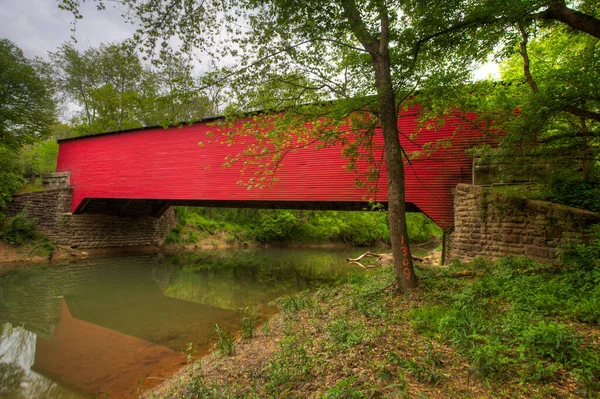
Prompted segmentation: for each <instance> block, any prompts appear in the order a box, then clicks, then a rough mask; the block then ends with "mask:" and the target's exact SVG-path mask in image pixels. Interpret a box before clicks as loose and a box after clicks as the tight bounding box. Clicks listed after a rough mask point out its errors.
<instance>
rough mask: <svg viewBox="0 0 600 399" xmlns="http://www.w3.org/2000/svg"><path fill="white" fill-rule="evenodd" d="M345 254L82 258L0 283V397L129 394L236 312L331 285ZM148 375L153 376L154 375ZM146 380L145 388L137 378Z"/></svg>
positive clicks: (161, 374) (229, 324)
mask: <svg viewBox="0 0 600 399" xmlns="http://www.w3.org/2000/svg"><path fill="white" fill-rule="evenodd" d="M359 251H361V250H360V249H359V250H354V251H353V252H348V253H346V252H343V251H341V250H316V249H311V250H293V251H290V250H277V249H275V250H269V251H242V252H232V251H231V250H228V251H217V252H209V253H185V254H181V255H173V256H167V257H163V256H162V255H158V256H156V255H151V256H148V255H145V256H136V257H127V258H111V259H102V260H84V261H79V262H74V263H70V264H64V265H54V266H52V267H47V268H32V269H28V270H19V271H12V272H9V273H7V274H5V275H3V276H0V326H2V334H1V337H0V396H2V397H7V398H11V399H12V398H31V397H45V398H81V397H92V396H94V395H103V394H106V395H107V396H108V397H130V396H133V395H135V394H136V391H137V389H138V388H142V389H147V388H149V387H152V386H155V385H157V384H158V383H159V382H160V381H161V380H162V379H165V378H168V377H169V376H171V375H172V374H173V373H174V372H175V371H176V370H177V369H179V368H180V367H181V366H182V364H183V363H184V362H185V356H184V355H183V354H182V353H181V351H182V350H183V349H184V348H185V347H186V345H187V344H188V343H193V344H194V346H195V347H196V348H197V350H198V354H202V353H206V352H207V351H208V349H209V345H210V343H209V342H208V339H209V337H210V336H211V333H212V331H213V329H214V324H215V323H218V324H219V325H220V326H221V327H224V328H226V329H230V330H232V329H234V328H235V326H236V325H237V324H238V322H239V319H238V315H237V312H236V309H238V308H240V307H245V306H249V305H263V306H262V311H261V317H266V316H267V315H268V314H270V313H272V312H273V311H274V309H273V307H272V306H268V305H266V304H267V303H268V302H269V301H271V300H273V299H276V298H277V297H280V296H282V295H285V294H291V293H295V292H298V291H300V290H304V289H307V288H311V287H314V286H316V285H319V284H323V283H326V282H329V281H333V280H335V279H337V278H339V277H340V276H341V275H343V274H346V273H347V272H348V270H349V269H348V266H346V265H345V264H344V263H345V262H344V261H343V260H344V258H345V257H347V256H354V255H355V254H356V253H357V252H359ZM148 377H151V378H148ZM140 379H142V380H143V385H141V384H140V381H142V380H140Z"/></svg>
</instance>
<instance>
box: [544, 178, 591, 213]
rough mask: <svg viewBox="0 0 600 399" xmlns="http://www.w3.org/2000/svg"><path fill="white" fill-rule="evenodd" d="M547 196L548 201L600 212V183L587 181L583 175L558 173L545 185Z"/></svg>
mask: <svg viewBox="0 0 600 399" xmlns="http://www.w3.org/2000/svg"><path fill="white" fill-rule="evenodd" d="M544 194H545V197H546V199H547V200H548V201H552V202H556V203H559V204H563V205H567V206H572V207H575V208H582V209H587V210H590V211H592V212H600V184H599V183H598V182H594V181H592V182H590V181H585V180H583V179H582V178H581V177H577V176H573V175H566V174H558V175H554V176H552V178H551V179H550V180H549V181H548V182H547V183H546V185H545V193H544Z"/></svg>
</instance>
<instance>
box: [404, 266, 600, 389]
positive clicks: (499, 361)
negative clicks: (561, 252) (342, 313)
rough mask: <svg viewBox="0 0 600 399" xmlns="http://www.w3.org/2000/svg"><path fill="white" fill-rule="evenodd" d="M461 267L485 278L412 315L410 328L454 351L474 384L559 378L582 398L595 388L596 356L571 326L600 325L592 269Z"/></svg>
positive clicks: (599, 296) (599, 359)
mask: <svg viewBox="0 0 600 399" xmlns="http://www.w3.org/2000/svg"><path fill="white" fill-rule="evenodd" d="M469 267H470V268H475V269H476V270H479V271H482V270H485V271H486V273H487V274H486V276H484V277H482V278H479V279H477V280H476V281H475V282H474V283H473V284H470V283H462V284H461V285H460V286H459V287H457V288H456V289H455V290H454V291H452V292H447V293H446V294H447V295H446V296H444V300H443V302H441V301H440V302H438V300H435V301H434V302H431V303H430V304H428V305H426V306H423V307H420V308H418V309H415V310H413V311H412V313H411V316H412V318H413V321H412V326H413V328H415V329H416V330H417V331H418V332H420V333H422V334H424V335H426V336H430V337H434V338H436V339H438V340H441V341H445V342H447V343H450V344H452V345H455V346H456V347H458V348H459V350H460V351H461V352H462V353H463V355H465V356H466V357H467V358H468V359H469V363H470V367H471V369H472V371H473V373H474V374H475V375H478V376H480V377H482V378H493V379H497V380H502V379H508V378H512V376H515V375H519V376H520V379H521V380H522V381H549V380H552V379H555V378H558V375H559V374H558V373H559V372H561V371H562V370H564V371H566V372H568V373H571V375H573V376H574V377H575V378H576V379H577V380H578V381H579V383H580V385H581V387H582V389H583V390H584V391H586V392H587V393H590V392H594V389H596V390H597V389H598V388H600V378H599V376H600V356H599V355H598V353H597V352H595V351H594V350H593V349H592V348H590V347H589V346H588V345H586V337H585V336H584V335H583V334H582V333H580V332H578V331H577V330H576V328H575V327H574V326H573V325H572V322H571V320H577V321H580V322H588V323H592V324H595V325H597V323H598V322H599V321H600V306H599V305H600V289H599V288H598V284H597V281H598V279H599V277H600V269H599V268H597V267H596V268H593V269H592V270H589V271H582V270H581V269H578V268H576V267H572V268H570V269H566V270H564V271H561V272H559V273H557V272H556V269H555V268H548V267H546V266H544V265H540V264H537V263H535V262H533V261H530V260H527V259H499V260H497V261H495V262H486V261H482V260H478V261H475V262H472V263H471V265H469ZM438 278H439V277H438ZM425 282H426V284H429V283H434V284H437V283H439V281H435V280H430V279H428V278H426V279H425ZM436 296H437V295H436V294H435V293H432V294H430V297H431V298H432V299H433V298H434V297H436ZM436 302H437V303H436Z"/></svg>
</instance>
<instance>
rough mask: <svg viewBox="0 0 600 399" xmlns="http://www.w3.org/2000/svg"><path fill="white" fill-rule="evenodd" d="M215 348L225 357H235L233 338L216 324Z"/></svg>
mask: <svg viewBox="0 0 600 399" xmlns="http://www.w3.org/2000/svg"><path fill="white" fill-rule="evenodd" d="M215 341H216V342H215V347H216V348H217V350H218V351H219V353H221V355H223V356H233V355H234V354H235V346H234V345H233V337H232V336H231V334H230V333H229V332H227V331H226V330H224V329H222V328H221V327H219V325H218V324H215Z"/></svg>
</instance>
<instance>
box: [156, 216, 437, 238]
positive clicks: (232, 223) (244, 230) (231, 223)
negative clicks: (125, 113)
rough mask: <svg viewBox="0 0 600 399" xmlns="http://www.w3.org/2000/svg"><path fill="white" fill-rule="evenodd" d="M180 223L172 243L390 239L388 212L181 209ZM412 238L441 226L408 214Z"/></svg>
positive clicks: (427, 235)
mask: <svg viewBox="0 0 600 399" xmlns="http://www.w3.org/2000/svg"><path fill="white" fill-rule="evenodd" d="M176 212H177V215H178V217H179V222H178V224H177V226H176V227H175V228H174V229H173V230H172V231H171V233H170V234H169V236H168V237H167V240H166V243H167V244H175V245H195V244H198V243H205V244H211V243H213V244H214V245H218V244H219V243H225V244H228V245H240V244H244V243H246V244H251V243H257V244H276V245H289V244H292V245H303V244H305V245H311V244H324V243H345V244H349V245H353V246H372V245H375V244H377V243H386V244H387V243H389V240H390V233H389V227H388V221H387V213H386V212H337V211H288V210H268V209H228V208H193V207H177V208H176ZM407 224H408V231H409V237H410V238H411V239H412V240H414V241H416V242H429V241H431V240H433V239H434V237H439V236H441V229H440V228H439V227H437V226H436V225H435V224H434V223H433V222H432V221H431V220H430V219H429V218H427V217H426V216H425V215H424V214H421V213H409V214H407Z"/></svg>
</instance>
